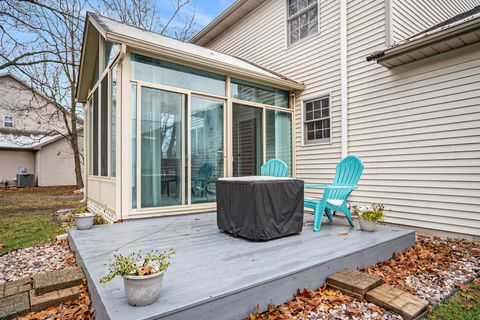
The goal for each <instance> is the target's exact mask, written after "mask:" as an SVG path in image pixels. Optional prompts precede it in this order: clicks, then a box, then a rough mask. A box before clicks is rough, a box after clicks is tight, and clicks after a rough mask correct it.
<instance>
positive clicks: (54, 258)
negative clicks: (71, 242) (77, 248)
mask: <svg viewBox="0 0 480 320" xmlns="http://www.w3.org/2000/svg"><path fill="white" fill-rule="evenodd" d="M72 262H74V258H73V254H72V253H71V252H70V249H69V248H68V243H67V241H59V242H56V243H46V244H43V245H39V246H35V247H29V248H23V249H17V250H13V251H10V252H8V253H6V254H4V255H2V256H0V282H6V281H14V280H18V279H21V278H24V277H28V276H32V275H34V274H39V273H44V272H48V271H53V270H58V269H63V268H65V267H67V266H69V265H71V264H72Z"/></svg>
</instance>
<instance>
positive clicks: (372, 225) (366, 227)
mask: <svg viewBox="0 0 480 320" xmlns="http://www.w3.org/2000/svg"><path fill="white" fill-rule="evenodd" d="M358 221H359V222H360V228H361V229H362V230H363V231H368V232H373V231H375V230H377V221H368V220H365V219H362V218H358Z"/></svg>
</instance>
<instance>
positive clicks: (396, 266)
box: [362, 236, 480, 300]
mask: <svg viewBox="0 0 480 320" xmlns="http://www.w3.org/2000/svg"><path fill="white" fill-rule="evenodd" d="M479 261H480V244H475V243H473V242H467V241H462V240H455V239H449V240H441V239H439V238H436V237H434V238H428V237H421V236H419V237H417V244H416V246H415V247H412V248H409V249H407V250H405V251H403V252H400V253H395V254H394V256H393V258H392V259H390V260H387V261H385V262H382V263H378V264H376V265H374V266H372V267H369V268H366V269H365V270H362V271H365V272H367V273H369V274H372V275H376V276H378V277H380V278H382V279H383V280H384V281H385V282H386V283H388V284H391V285H393V286H396V287H398V288H400V289H402V290H405V291H407V292H410V293H412V294H418V289H415V288H413V287H412V286H411V285H409V284H412V281H411V279H412V278H422V279H424V278H428V279H429V280H431V281H432V282H433V281H434V280H439V281H440V280H445V278H451V279H452V281H453V280H456V284H458V283H462V281H459V280H464V279H457V278H458V275H455V274H452V273H453V272H454V271H457V272H458V271H460V272H462V271H463V272H464V273H468V274H469V275H470V276H471V277H475V272H477V271H478V270H467V269H470V268H469V267H471V266H472V265H473V266H475V265H476V266H477V269H478V267H479V264H478V263H479ZM473 268H475V267H473ZM434 300H437V299H434Z"/></svg>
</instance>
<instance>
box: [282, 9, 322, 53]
mask: <svg viewBox="0 0 480 320" xmlns="http://www.w3.org/2000/svg"><path fill="white" fill-rule="evenodd" d="M287 1H288V9H287V10H288V21H287V23H288V43H289V44H293V43H295V42H297V41H299V40H301V39H304V38H306V37H308V36H310V35H312V34H315V33H317V32H318V1H317V0H287Z"/></svg>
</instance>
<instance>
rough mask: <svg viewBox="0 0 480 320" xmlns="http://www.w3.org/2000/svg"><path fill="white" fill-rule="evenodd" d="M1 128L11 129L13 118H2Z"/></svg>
mask: <svg viewBox="0 0 480 320" xmlns="http://www.w3.org/2000/svg"><path fill="white" fill-rule="evenodd" d="M3 127H4V128H13V116H3Z"/></svg>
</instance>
